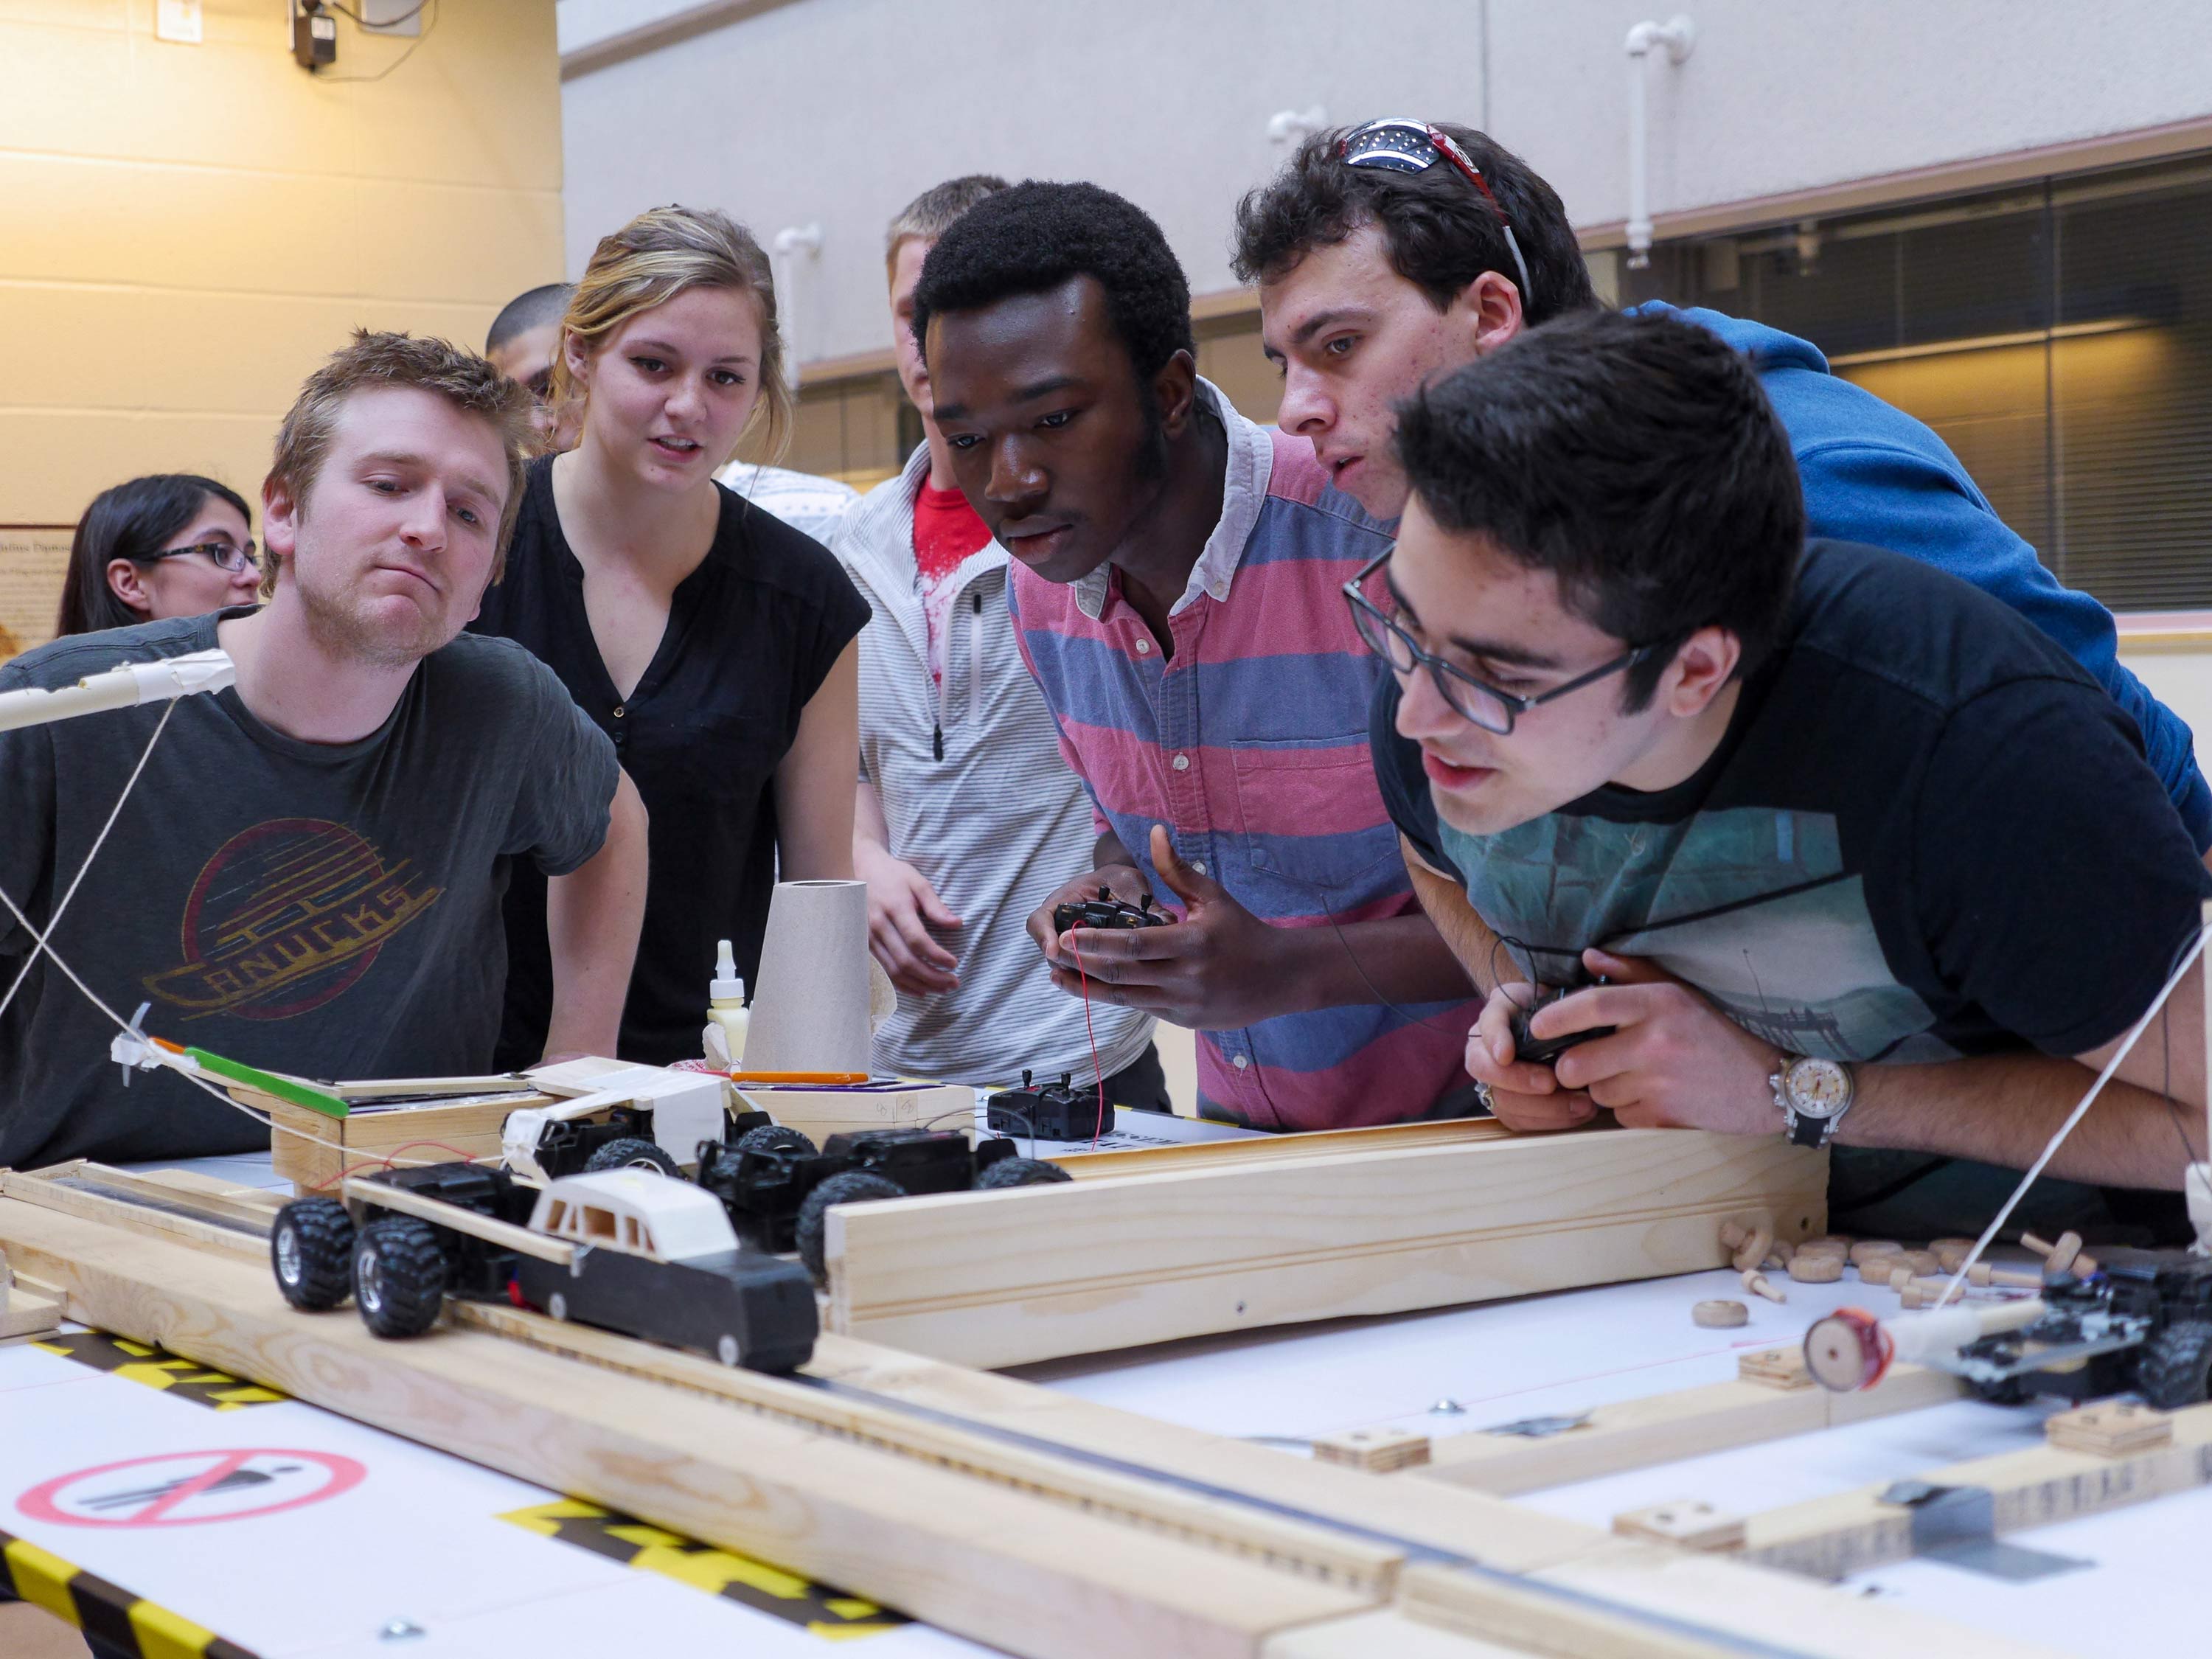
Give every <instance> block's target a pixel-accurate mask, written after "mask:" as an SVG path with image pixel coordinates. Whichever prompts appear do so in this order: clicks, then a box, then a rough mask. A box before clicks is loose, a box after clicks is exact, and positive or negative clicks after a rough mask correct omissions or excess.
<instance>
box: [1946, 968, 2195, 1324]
mask: <svg viewBox="0 0 2212 1659" xmlns="http://www.w3.org/2000/svg"><path fill="white" fill-rule="evenodd" d="M2207 940H2212V928H2206V927H2200V928H2198V929H2197V942H2196V943H2195V944H2194V945H2191V946H2190V947H2189V954H2188V955H2186V956H2185V957H2182V959H2181V965H2180V966H2179V967H2178V968H2176V969H2174V970H2173V976H2172V978H2171V979H2169V980H2167V981H2166V983H2165V984H2164V985H2163V986H2162V987H2160V989H2159V994H2157V995H2156V996H2154V997H2153V998H2152V999H2151V1004H2150V1006H2149V1007H2148V1008H2146V1009H2144V1010H2143V1015H2142V1018H2141V1019H2139V1020H2137V1021H2136V1023H2135V1025H2134V1027H2133V1028H2132V1029H2131V1030H2130V1031H2129V1032H2128V1034H2127V1036H2125V1037H2124V1038H2123V1039H2121V1042H2120V1046H2119V1047H2118V1048H2116V1049H2114V1050H2113V1051H2112V1058H2111V1059H2110V1060H2106V1062H2105V1069H2104V1070H2103V1071H2101V1072H2100V1073H2097V1080H2096V1081H2095V1082H2094V1083H2093V1084H2091V1085H2089V1092H2088V1093H2087V1094H2086V1095H2083V1096H2082V1097H2081V1104H2080V1105H2078V1106H2076V1107H2075V1109H2073V1110H2072V1111H2071V1112H2070V1113H2069V1114H2068V1115H2067V1118H2066V1121H2064V1122H2063V1123H2062V1124H2060V1125H2059V1126H2058V1132H2057V1133H2056V1134H2054V1135H2052V1136H2051V1139H2050V1141H2049V1142H2048V1143H2047V1144H2046V1145H2045V1146H2044V1149H2043V1152H2042V1154H2041V1156H2039V1158H2037V1159H2036V1160H2035V1162H2034V1163H2033V1164H2030V1165H2028V1169H2027V1174H2026V1175H2024V1176H2021V1178H2020V1185H2019V1186H2017V1187H2015V1188H2013V1189H2012V1196H2011V1197H2010V1198H2008V1199H2007V1200H2005V1201H2004V1207H2003V1208H2002V1209H2001V1210H1999V1211H1998V1212H1996V1217H1995V1218H1994V1219H1992V1220H1991V1221H1990V1225H1988V1226H1986V1227H1984V1229H1983V1230H1982V1236H1981V1237H1979V1238H1978V1239H1976V1240H1975V1241H1974V1248H1973V1249H1971V1250H1969V1251H1967V1252H1966V1259H1965V1260H1964V1261H1961V1262H1960V1263H1959V1267H1958V1271H1957V1272H1955V1273H1953V1274H1952V1275H1951V1279H1950V1282H1949V1283H1948V1284H1947V1285H1944V1286H1943V1291H1942V1295H1940V1296H1938V1297H1936V1302H1935V1306H1934V1307H1932V1308H1930V1309H1929V1312H1931V1313H1932V1312H1934V1311H1935V1309H1936V1308H1940V1307H1942V1306H1943V1304H1946V1303H1947V1302H1948V1301H1950V1299H1951V1298H1952V1297H1953V1296H1954V1295H1955V1294H1957V1292H1958V1290H1959V1287H1960V1285H1964V1284H1965V1283H1966V1273H1967V1270H1968V1269H1969V1268H1971V1267H1972V1266H1973V1265H1974V1263H1976V1262H1977V1261H1980V1260H1981V1259H1982V1252H1983V1251H1984V1250H1986V1249H1989V1247H1990V1240H1991V1239H1993V1238H1995V1237H1996V1236H1997V1230H1998V1229H1999V1228H2001V1227H2002V1226H2003V1225H2005V1223H2006V1222H2007V1221H2008V1220H2009V1219H2010V1218H2011V1216H2012V1212H2013V1211H2014V1210H2015V1209H2016V1208H2017V1207H2018V1206H2019V1205H2020V1201H2021V1199H2023V1198H2025V1197H2027V1189H2028V1188H2030V1187H2033V1185H2034V1184H2035V1178H2036V1177H2037V1176H2039V1175H2041V1174H2042V1173H2043V1169H2044V1165H2045V1164H2048V1163H2050V1162H2051V1159H2052V1158H2055V1157H2056V1156H2057V1152H2058V1149H2059V1148H2060V1147H2061V1146H2064V1145H2065V1144H2066V1137H2067V1136H2069V1135H2070V1134H2072V1133H2074V1126H2075V1124H2077V1123H2079V1122H2080V1121H2081V1120H2082V1119H2083V1118H2084V1117H2086V1116H2087V1115H2088V1111H2089V1108H2090V1107H2091V1106H2093V1105H2094V1104H2095V1103H2096V1099H2097V1097H2098V1096H2099V1095H2100V1094H2102V1093H2103V1092H2104V1089H2105V1085H2106V1084H2107V1083H2110V1082H2111V1081H2112V1073H2115V1072H2117V1071H2118V1070H2119V1069H2120V1062H2121V1061H2122V1060H2125V1059H2126V1058H2127V1057H2128V1054H2129V1052H2130V1050H2131V1049H2133V1048H2134V1047H2135V1046H2136V1040H2137V1039H2138V1038H2140V1037H2141V1036H2142V1034H2143V1033H2144V1032H2145V1031H2147V1030H2149V1029H2150V1023H2151V1021H2153V1020H2154V1019H2156V1018H2158V1011H2159V1010H2160V1009H2161V1008H2163V1007H2165V1006H2166V999H2167V998H2168V997H2170V996H2172V994H2173V992H2174V987H2176V986H2178V985H2179V984H2180V983H2181V981H2183V980H2184V979H2185V978H2186V977H2188V974H2189V969H2190V965H2191V963H2194V962H2195V961H2196V960H2197V957H2200V956H2202V955H2203V954H2204V946H2205V943H2206V941H2207Z"/></svg>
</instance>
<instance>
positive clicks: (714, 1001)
mask: <svg viewBox="0 0 2212 1659" xmlns="http://www.w3.org/2000/svg"><path fill="white" fill-rule="evenodd" d="M751 1021H752V1011H751V1010H750V1009H749V1008H747V1007H746V1006H745V982H744V981H743V980H741V979H739V978H738V961H737V957H735V956H734V955H732V953H731V951H730V941H729V940H727V939H717V940H716V941H715V943H714V980H713V981H712V982H711V983H710V984H708V987H707V1030H706V1032H705V1039H706V1049H707V1058H708V1059H709V1060H714V1062H715V1063H716V1064H718V1065H723V1066H729V1067H730V1068H731V1069H732V1071H734V1070H736V1069H737V1068H738V1066H742V1065H744V1063H745V1027H746V1026H747V1025H748V1024H750V1023H751Z"/></svg>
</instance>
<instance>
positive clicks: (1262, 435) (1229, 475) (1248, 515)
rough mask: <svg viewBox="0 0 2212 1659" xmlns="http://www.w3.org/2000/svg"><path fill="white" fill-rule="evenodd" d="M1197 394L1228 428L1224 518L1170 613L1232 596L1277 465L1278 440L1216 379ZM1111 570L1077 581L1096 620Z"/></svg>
mask: <svg viewBox="0 0 2212 1659" xmlns="http://www.w3.org/2000/svg"><path fill="white" fill-rule="evenodd" d="M1198 392H1199V396H1200V397H1201V398H1205V399H1206V402H1207V404H1209V405H1210V406H1211V407H1212V410H1214V412H1215V413H1216V414H1218V415H1219V416H1220V417H1221V424H1222V426H1223V427H1224V428H1226V429H1227V431H1228V434H1229V464H1228V468H1227V471H1226V474H1225V477H1224V478H1223V480H1222V485H1221V517H1220V520H1218V522H1217V523H1216V524H1215V525H1214V526H1213V533H1212V535H1210V536H1208V537H1207V538H1206V546H1205V547H1204V548H1203V549H1202V550H1200V553H1199V556H1198V562H1197V563H1196V564H1194V565H1193V566H1192V567H1191V568H1190V580H1189V582H1188V584H1187V585H1186V586H1184V588H1183V590H1182V598H1181V599H1177V600H1176V602H1175V603H1174V604H1173V605H1170V606H1169V607H1168V615H1170V617H1173V616H1176V615H1178V614H1179V613H1181V612H1182V611H1184V610H1186V609H1187V608H1188V607H1189V606H1190V605H1193V604H1194V603H1195V602H1196V601H1197V599H1198V596H1199V595H1200V594H1201V593H1203V594H1205V595H1206V598H1208V599H1212V601H1213V602H1214V603H1215V604H1217V605H1218V604H1220V603H1221V602H1222V601H1223V600H1225V599H1227V598H1228V597H1229V584H1230V582H1231V580H1234V579H1235V577H1236V574H1237V563H1238V562H1239V561H1240V560H1242V559H1243V556H1244V544H1245V543H1246V542H1248V541H1249V540H1250V539H1251V537H1252V527H1253V526H1255V525H1256V524H1258V523H1259V522H1260V509H1261V507H1262V506H1264V505H1266V503H1267V477H1268V475H1269V474H1270V473H1271V472H1272V471H1273V470H1274V465H1275V445H1274V441H1273V439H1272V438H1270V437H1269V436H1268V435H1267V428H1266V427H1264V426H1261V425H1259V424H1257V423H1256V422H1252V421H1248V420H1246V419H1245V418H1244V417H1243V416H1242V415H1240V414H1238V413H1237V410H1236V406H1235V405H1234V404H1231V402H1230V401H1229V399H1228V398H1225V397H1224V396H1223V395H1222V393H1221V389H1220V388H1219V387H1218V386H1215V385H1214V384H1213V383H1212V381H1211V380H1203V379H1201V380H1200V381H1199V383H1198ZM1112 574H1113V567H1112V565H1111V564H1110V563H1109V564H1102V565H1100V566H1099V567H1098V568H1097V569H1096V570H1094V571H1092V572H1091V574H1089V575H1087V576H1085V578H1084V579H1083V580H1081V581H1079V582H1078V583H1076V584H1075V603H1076V605H1077V607H1078V608H1079V609H1080V610H1081V611H1082V612H1083V614H1084V615H1085V616H1086V617H1090V618H1091V621H1093V622H1097V620H1098V618H1099V617H1101V616H1102V615H1103V614H1104V612H1105V610H1106V587H1107V583H1108V581H1109V579H1110V578H1111V575H1112Z"/></svg>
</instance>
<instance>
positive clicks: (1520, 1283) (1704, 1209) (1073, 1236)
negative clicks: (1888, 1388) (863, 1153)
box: [827, 1129, 1827, 1366]
mask: <svg viewBox="0 0 2212 1659" xmlns="http://www.w3.org/2000/svg"><path fill="white" fill-rule="evenodd" d="M1826 1171H1827V1161H1826V1157H1825V1155H1823V1154H1821V1153H1820V1152H1810V1151H1807V1150H1804V1149H1801V1148H1797V1147H1793V1146H1789V1145H1788V1144H1787V1143H1786V1142H1784V1141H1783V1140H1782V1139H1781V1138H1780V1137H1778V1136H1758V1137H1754V1136H1749V1135H1723V1134H1708V1133H1698V1132H1694V1131H1690V1130H1682V1129H1643V1130H1638V1129H1621V1130H1608V1131H1604V1132H1601V1133H1583V1134H1574V1135H1559V1136H1527V1137H1521V1136H1513V1137H1508V1138H1505V1139H1479V1140H1474V1141H1471V1142H1468V1143H1467V1144H1463V1145H1443V1146H1418V1147H1411V1148H1407V1149H1404V1150H1400V1151H1377V1152H1348V1153H1338V1154H1334V1155H1331V1156H1326V1157H1318V1158H1288V1159H1282V1160H1275V1161H1267V1162H1261V1163H1257V1164H1254V1163H1240V1164H1230V1165H1229V1166H1228V1167H1226V1168H1222V1169H1205V1168H1199V1169H1188V1170H1177V1171H1172V1172H1170V1173H1166V1174H1161V1175H1139V1176H1111V1177H1104V1178H1101V1179H1098V1180H1091V1181H1080V1182H1075V1183H1073V1185H1065V1184H1062V1185H1053V1186H1043V1187H1031V1188H1015V1189H1012V1190H1011V1191H1006V1192H991V1193H959V1194H945V1195H943V1196H939V1197H930V1198H915V1199H908V1200H904V1201H903V1202H901V1203H896V1204H858V1205H850V1206H842V1207H840V1208H838V1209H835V1210H832V1211H831V1212H829V1225H828V1230H827V1237H828V1251H827V1255H828V1261H829V1316H828V1317H829V1328H830V1329H832V1330H835V1331H837V1332H840V1333H842V1334H848V1335H853V1336H861V1337H866V1338H868V1339H870V1340H874V1341H879V1342H883V1343H885V1344H888V1345H890V1346H894V1347H897V1348H901V1349H904V1350H908V1351H910V1352H922V1353H931V1354H935V1355H938V1356H939V1357H942V1358H949V1359H956V1360H958V1361H960V1362H961V1363H962V1364H969V1365H981V1366H1000V1365H1014V1364H1024V1363H1026V1362H1029V1361H1032V1360H1039V1359H1050V1358H1059V1357H1060V1356H1062V1355H1066V1354H1075V1353H1095V1352H1103V1351H1106V1350H1110V1349H1118V1348H1126V1347H1134V1346H1139V1345H1141V1344H1144V1343H1148V1342H1160V1341H1166V1340H1171V1339H1174V1338H1177V1337H1186V1336H1202V1335H1211V1334H1215V1333H1217V1332H1221V1331H1231V1330H1245V1329H1253V1328H1260V1327H1263V1326H1267V1325H1275V1324H1284V1323H1290V1322H1298V1321H1303V1320H1312V1319H1329V1318H1334V1317H1338V1316H1342V1315H1346V1314H1371V1313H1394V1312H1400V1311H1402V1310H1407V1309H1412V1308H1437V1307H1447V1306H1451V1305H1454V1304H1461V1303H1468V1302H1482V1301H1487V1300H1490V1299H1492V1298H1493V1297H1504V1296H1522V1295H1527V1294H1528V1293H1530V1292H1533V1291H1555V1290H1565V1289H1569V1288H1572V1287H1575V1286H1578V1285H1602V1284H1611V1283H1614V1282H1617V1281H1619V1280H1622V1279H1650V1278H1657V1277H1660V1276H1662V1275H1665V1274H1668V1273H1689V1272H1694V1271H1696V1270H1699V1269H1701V1268H1708V1267H1717V1266H1720V1265H1722V1263H1723V1261H1724V1259H1725V1255H1726V1252H1724V1251H1723V1249H1722V1248H1721V1245H1720V1242H1719V1236H1718V1224H1719V1221H1720V1218H1722V1217H1723V1216H1726V1215H1729V1214H1731V1213H1733V1212H1735V1211H1738V1210H1743V1209H1748V1208H1753V1207H1763V1208H1767V1209H1770V1210H1771V1211H1772V1212H1773V1213H1774V1214H1775V1216H1776V1218H1777V1222H1778V1228H1777V1231H1778V1233H1779V1234H1780V1235H1781V1236H1783V1237H1790V1238H1799V1237H1804V1236H1806V1234H1807V1233H1808V1232H1811V1231H1818V1230H1819V1229H1820V1227H1822V1226H1824V1225H1826V1179H1827V1176H1826Z"/></svg>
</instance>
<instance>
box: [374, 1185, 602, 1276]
mask: <svg viewBox="0 0 2212 1659" xmlns="http://www.w3.org/2000/svg"><path fill="white" fill-rule="evenodd" d="M339 1190H340V1191H342V1192H343V1194H345V1200H346V1202H347V1203H348V1204H349V1205H351V1204H368V1205H374V1206H376V1207H377V1208H379V1209H383V1210H392V1211H396V1212H398V1213H399V1214H401V1215H411V1216H414V1217H416V1218H417V1219H419V1220H422V1221H431V1222H435V1223H436V1224H437V1225H439V1226H441V1227H451V1226H454V1225H457V1224H456V1223H455V1221H454V1219H453V1206H452V1205H451V1204H448V1203H446V1202H445V1201H444V1200H441V1199H435V1198H425V1197H423V1196H422V1194H420V1193H410V1192H409V1191H408V1190H407V1189H406V1188H404V1187H392V1186H387V1185H386V1184H385V1183H384V1182H380V1181H350V1180H349V1181H348V1182H345V1183H344V1185H343V1187H342V1188H340V1189H339ZM461 1230H462V1231H465V1232H467V1233H469V1234H471V1236H473V1237H477V1238H481V1239H483V1240H484V1241H485V1242H486V1243H491V1244H496V1245H498V1246H500V1247H501V1249H508V1250H513V1251H514V1252H515V1253H516V1254H518V1255H533V1256H536V1257H537V1258H538V1260H539V1261H550V1262H551V1263H552V1264H553V1265H554V1266H555V1267H570V1266H572V1265H574V1261H575V1260H576V1247H575V1246H574V1244H570V1243H566V1242H564V1241H563V1240H561V1239H558V1238H548V1237H546V1236H545V1235H544V1233H533V1232H532V1231H530V1229H529V1228H527V1227H518V1226H516V1225H514V1224H513V1222H511V1221H495V1220H494V1219H493V1218H491V1217H489V1216H488V1215H471V1216H470V1217H469V1218H468V1221H467V1223H466V1224H465V1225H464V1226H462V1229H461Z"/></svg>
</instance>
